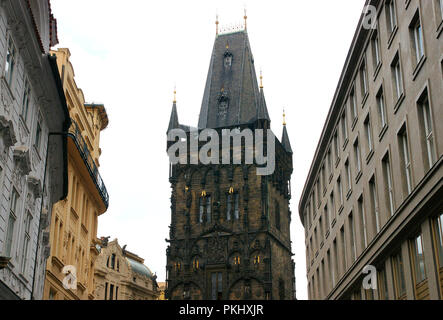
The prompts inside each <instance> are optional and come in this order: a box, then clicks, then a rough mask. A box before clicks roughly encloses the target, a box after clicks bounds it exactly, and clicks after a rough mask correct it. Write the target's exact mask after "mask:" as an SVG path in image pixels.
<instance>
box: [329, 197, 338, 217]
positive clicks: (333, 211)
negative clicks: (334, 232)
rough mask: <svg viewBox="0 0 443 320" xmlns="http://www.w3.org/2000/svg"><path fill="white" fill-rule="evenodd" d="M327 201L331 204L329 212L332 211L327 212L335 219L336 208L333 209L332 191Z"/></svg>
mask: <svg viewBox="0 0 443 320" xmlns="http://www.w3.org/2000/svg"><path fill="white" fill-rule="evenodd" d="M329 201H330V203H331V210H332V211H331V210H329V211H330V212H332V213H333V214H334V216H333V217H334V219H335V213H336V210H337V208H336V207H335V199H334V191H332V192H331V195H330V196H329ZM331 217H332V214H331Z"/></svg>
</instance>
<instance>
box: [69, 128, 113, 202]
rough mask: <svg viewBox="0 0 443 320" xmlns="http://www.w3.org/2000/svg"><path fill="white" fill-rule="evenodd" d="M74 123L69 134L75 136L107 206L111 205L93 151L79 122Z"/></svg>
mask: <svg viewBox="0 0 443 320" xmlns="http://www.w3.org/2000/svg"><path fill="white" fill-rule="evenodd" d="M71 121H72V125H71V127H70V128H69V136H70V137H71V138H73V140H74V142H75V144H76V145H77V149H78V150H79V151H80V154H81V156H82V158H83V161H84V162H85V165H86V167H87V168H88V171H89V174H90V176H91V178H92V180H93V181H94V183H95V185H96V187H97V190H98V192H99V193H100V196H101V198H102V200H103V202H104V203H105V206H106V208H108V206H109V194H108V191H107V190H106V186H105V183H104V182H103V179H102V177H101V176H100V173H99V172H98V168H97V165H96V164H95V162H94V160H93V159H92V157H91V153H90V152H89V149H88V145H87V144H86V142H85V140H84V139H83V136H82V134H81V131H80V129H79V127H78V125H77V123H76V122H75V121H74V120H72V119H71Z"/></svg>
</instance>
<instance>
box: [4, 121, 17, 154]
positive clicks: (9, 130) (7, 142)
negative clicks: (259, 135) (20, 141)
mask: <svg viewBox="0 0 443 320" xmlns="http://www.w3.org/2000/svg"><path fill="white" fill-rule="evenodd" d="M0 137H1V138H3V147H4V149H5V150H6V149H7V148H9V147H11V146H13V145H14V144H16V143H17V138H16V136H15V132H14V124H13V123H12V121H11V120H9V119H8V117H6V116H3V115H0ZM0 151H4V150H0Z"/></svg>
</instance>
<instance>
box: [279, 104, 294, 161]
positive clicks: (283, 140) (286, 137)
mask: <svg viewBox="0 0 443 320" xmlns="http://www.w3.org/2000/svg"><path fill="white" fill-rule="evenodd" d="M281 144H282V145H283V148H285V150H286V152H288V153H290V154H292V153H293V152H292V147H291V142H290V141H289V135H288V130H287V129H286V113H285V112H284V111H283V136H282V138H281Z"/></svg>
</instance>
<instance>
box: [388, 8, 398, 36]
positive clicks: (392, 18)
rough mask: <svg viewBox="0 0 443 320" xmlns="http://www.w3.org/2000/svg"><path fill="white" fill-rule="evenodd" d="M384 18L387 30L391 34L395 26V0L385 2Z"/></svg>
mask: <svg viewBox="0 0 443 320" xmlns="http://www.w3.org/2000/svg"><path fill="white" fill-rule="evenodd" d="M386 19H387V25H388V32H389V33H390V34H392V33H393V32H394V31H395V29H396V28H397V11H396V8H395V0H390V1H387V2H386Z"/></svg>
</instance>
